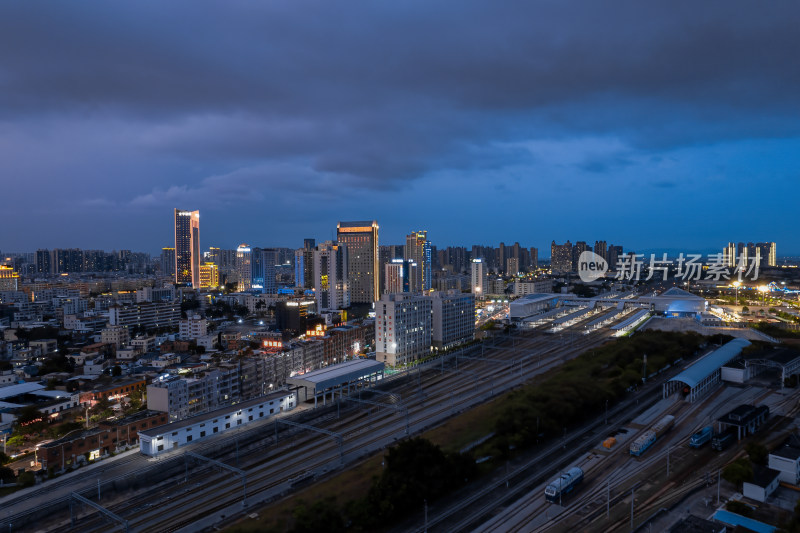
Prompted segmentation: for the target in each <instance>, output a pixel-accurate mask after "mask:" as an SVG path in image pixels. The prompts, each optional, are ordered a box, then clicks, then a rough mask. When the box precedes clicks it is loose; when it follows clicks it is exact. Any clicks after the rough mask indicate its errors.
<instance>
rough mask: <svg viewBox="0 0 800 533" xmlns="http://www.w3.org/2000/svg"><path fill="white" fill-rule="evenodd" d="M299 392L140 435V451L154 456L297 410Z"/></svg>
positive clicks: (278, 394) (272, 396) (274, 395)
mask: <svg viewBox="0 0 800 533" xmlns="http://www.w3.org/2000/svg"><path fill="white" fill-rule="evenodd" d="M296 405H297V393H295V392H294V391H291V392H290V391H281V392H275V393H272V394H268V395H266V396H261V397H259V398H254V399H252V400H249V401H246V402H241V403H237V404H236V405H231V406H228V407H224V408H222V409H217V410H216V411H212V412H210V413H206V414H203V415H199V416H193V417H191V418H187V419H186V420H181V421H179V422H173V423H171V424H166V425H163V426H158V427H155V428H152V429H147V430H143V431H140V432H139V451H140V452H141V453H142V454H144V455H149V456H151V457H154V456H156V455H159V454H161V453H165V452H167V451H169V450H173V449H175V448H178V447H180V446H185V445H187V444H189V443H192V442H197V441H198V440H201V439H204V438H207V437H210V436H212V435H215V434H217V433H224V432H225V431H229V430H231V429H236V428H239V427H242V426H245V425H247V424H250V423H253V422H257V421H258V420H264V419H268V418H271V417H274V416H275V415H277V414H278V413H281V412H283V411H289V410H291V409H294V407H295V406H296Z"/></svg>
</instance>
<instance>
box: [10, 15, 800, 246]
mask: <svg viewBox="0 0 800 533" xmlns="http://www.w3.org/2000/svg"><path fill="white" fill-rule="evenodd" d="M798 20H800V3H798V2H796V1H788V0H786V1H781V0H778V1H774V2H752V1H703V2H697V1H694V0H693V1H686V0H677V1H676V0H672V1H647V2H643V1H640V0H637V1H604V2H597V1H584V2H575V1H566V0H552V1H524V2H472V1H468V0H458V1H455V0H454V1H451V2H435V1H431V0H422V1H402V2H374V1H373V2H369V1H364V2H349V1H343V2H330V1H319V2H307V1H302V0H293V1H287V2H261V1H226V2H203V1H197V0H192V1H186V2H163V1H158V2H142V1H137V2H52V3H49V4H47V6H46V8H45V7H44V6H43V5H42V4H38V3H34V2H5V3H3V4H2V6H0V182H1V183H2V187H1V189H2V192H1V193H0V194H1V195H2V204H1V205H2V207H1V208H0V228H2V230H1V231H0V249H1V250H33V249H35V248H37V247H70V246H77V247H83V248H105V249H112V248H131V249H135V250H144V251H155V250H157V249H158V248H160V247H161V246H163V245H168V244H170V241H171V225H172V219H171V216H172V212H171V210H172V208H174V207H180V208H184V209H200V211H201V240H202V245H203V247H207V246H211V245H215V246H222V247H233V246H235V245H236V244H238V243H240V242H249V243H252V244H261V245H276V246H291V247H297V246H300V245H301V243H302V238H303V237H315V238H317V239H318V240H322V239H328V238H331V236H332V235H333V233H334V231H335V224H336V222H337V220H359V219H372V218H376V219H378V221H379V223H380V225H381V241H382V242H383V243H386V244H389V243H400V242H402V238H403V236H404V235H405V234H406V233H407V232H408V231H410V230H415V229H428V230H429V236H430V237H431V239H432V240H433V242H434V244H436V245H439V246H446V245H448V244H462V245H469V244H472V243H486V244H497V243H498V242H499V241H501V240H504V241H505V242H506V243H509V242H513V241H515V240H517V241H520V242H521V243H522V244H523V245H527V246H540V247H542V248H545V247H548V246H549V243H550V240H551V239H556V240H558V241H563V240H566V239H571V240H573V241H575V240H587V241H594V240H595V239H606V240H609V241H612V242H614V243H620V242H621V243H623V244H625V245H626V247H629V248H637V249H644V248H650V249H654V248H659V247H662V248H670V249H709V248H715V247H719V246H721V245H722V244H723V243H724V242H727V241H729V240H736V241H740V240H743V241H748V240H752V241H764V240H771V241H772V240H774V241H776V242H777V243H778V251H779V253H781V254H784V253H796V254H797V253H800V239H799V238H798V236H797V230H796V220H797V216H796V213H797V212H798V209H797V205H798V201H800V61H799V60H798V51H799V50H800V31H798V27H797V21H798ZM548 254H549V249H548V251H547V252H544V253H543V254H542V255H548Z"/></svg>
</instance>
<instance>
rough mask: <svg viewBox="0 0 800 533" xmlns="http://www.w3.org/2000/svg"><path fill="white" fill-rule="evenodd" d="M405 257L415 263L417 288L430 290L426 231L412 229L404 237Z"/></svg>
mask: <svg viewBox="0 0 800 533" xmlns="http://www.w3.org/2000/svg"><path fill="white" fill-rule="evenodd" d="M405 259H406V261H411V262H413V263H416V264H417V275H416V278H417V280H416V286H417V288H418V289H417V290H423V291H429V290H431V243H430V242H429V241H428V232H427V231H414V232H411V234H409V235H408V236H407V237H406V248H405Z"/></svg>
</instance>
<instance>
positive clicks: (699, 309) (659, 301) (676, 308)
mask: <svg viewBox="0 0 800 533" xmlns="http://www.w3.org/2000/svg"><path fill="white" fill-rule="evenodd" d="M638 300H639V301H641V302H644V303H648V304H650V310H651V311H653V312H654V313H655V314H657V315H663V316H665V317H668V318H686V317H689V318H700V316H701V315H702V314H703V313H706V312H707V311H708V302H707V301H706V299H705V298H701V297H700V296H696V295H694V294H692V293H691V292H688V291H685V290H683V289H679V288H678V287H672V288H670V289H667V290H666V291H664V292H662V293H661V294H659V295H656V296H642V297H640V298H639V299H638Z"/></svg>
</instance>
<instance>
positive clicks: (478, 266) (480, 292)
mask: <svg viewBox="0 0 800 533" xmlns="http://www.w3.org/2000/svg"><path fill="white" fill-rule="evenodd" d="M470 287H471V288H472V294H474V295H475V298H483V297H484V295H485V294H486V266H485V264H484V262H483V259H480V258H479V259H473V260H472V271H471V283H470Z"/></svg>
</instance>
